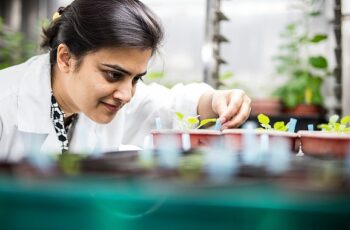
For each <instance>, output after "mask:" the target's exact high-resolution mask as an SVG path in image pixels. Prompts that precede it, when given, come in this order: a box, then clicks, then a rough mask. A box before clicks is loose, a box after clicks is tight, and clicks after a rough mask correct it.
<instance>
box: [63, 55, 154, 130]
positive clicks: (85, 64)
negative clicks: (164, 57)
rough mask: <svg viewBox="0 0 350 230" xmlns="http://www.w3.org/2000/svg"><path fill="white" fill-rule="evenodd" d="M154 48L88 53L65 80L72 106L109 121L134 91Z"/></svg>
mask: <svg viewBox="0 0 350 230" xmlns="http://www.w3.org/2000/svg"><path fill="white" fill-rule="evenodd" d="M151 56H152V50H151V49H146V50H145V49H139V48H108V49H101V50H99V51H97V52H93V53H89V54H87V55H85V56H84V57H83V59H82V60H81V64H80V66H79V67H78V68H77V69H76V70H74V71H70V72H69V75H71V76H68V78H66V79H67V81H66V83H67V84H65V85H66V87H67V88H68V90H67V95H68V97H69V99H68V100H69V101H70V102H71V103H73V105H72V107H73V108H76V109H77V110H78V111H79V112H83V113H84V114H85V115H86V116H88V117H89V118H90V119H92V120H94V121H95V122H97V123H103V124H105V123H108V122H110V121H111V120H112V119H113V118H114V116H115V115H116V113H117V112H118V111H119V110H120V109H121V107H122V106H123V105H125V104H126V103H128V102H129V101H130V99H131V98H132V97H133V95H134V94H135V87H136V83H137V82H138V81H139V80H140V79H141V77H142V76H143V75H145V74H146V70H147V65H148V61H149V59H150V58H151Z"/></svg>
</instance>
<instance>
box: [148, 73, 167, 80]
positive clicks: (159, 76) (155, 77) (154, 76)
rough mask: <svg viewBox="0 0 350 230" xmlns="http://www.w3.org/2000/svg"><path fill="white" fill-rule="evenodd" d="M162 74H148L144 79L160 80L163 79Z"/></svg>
mask: <svg viewBox="0 0 350 230" xmlns="http://www.w3.org/2000/svg"><path fill="white" fill-rule="evenodd" d="M164 75H165V74H164V72H149V73H147V76H146V78H148V79H150V80H157V79H161V78H163V77H164Z"/></svg>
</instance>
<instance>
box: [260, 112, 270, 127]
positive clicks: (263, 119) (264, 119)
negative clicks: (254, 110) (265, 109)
mask: <svg viewBox="0 0 350 230" xmlns="http://www.w3.org/2000/svg"><path fill="white" fill-rule="evenodd" d="M258 121H259V123H261V124H265V125H267V124H269V123H270V118H269V117H268V116H266V115H265V114H262V113H260V114H259V115H258Z"/></svg>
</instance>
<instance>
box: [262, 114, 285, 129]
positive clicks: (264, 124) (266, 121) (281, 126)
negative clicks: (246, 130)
mask: <svg viewBox="0 0 350 230" xmlns="http://www.w3.org/2000/svg"><path fill="white" fill-rule="evenodd" d="M258 121H259V123H260V126H261V128H258V129H259V130H276V131H282V132H285V131H287V130H288V125H289V123H287V124H285V123H284V121H277V122H275V123H274V124H273V127H272V126H271V125H270V118H269V117H268V116H266V115H265V114H262V113H260V114H259V115H258Z"/></svg>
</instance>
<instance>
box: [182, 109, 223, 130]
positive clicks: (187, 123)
mask: <svg viewBox="0 0 350 230" xmlns="http://www.w3.org/2000/svg"><path fill="white" fill-rule="evenodd" d="M175 114H176V117H177V120H178V122H179V123H180V125H181V126H182V128H183V129H199V128H201V127H203V126H204V125H206V124H209V123H211V122H213V123H215V122H216V118H208V119H204V120H201V121H200V120H199V119H198V118H199V115H198V116H195V117H185V116H184V115H183V114H182V113H179V112H176V113H175Z"/></svg>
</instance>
